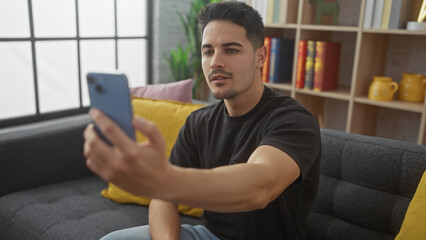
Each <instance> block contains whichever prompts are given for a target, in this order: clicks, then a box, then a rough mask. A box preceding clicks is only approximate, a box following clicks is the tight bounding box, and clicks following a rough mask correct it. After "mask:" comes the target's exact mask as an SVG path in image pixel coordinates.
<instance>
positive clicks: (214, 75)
mask: <svg viewBox="0 0 426 240" xmlns="http://www.w3.org/2000/svg"><path fill="white" fill-rule="evenodd" d="M230 78H232V73H230V72H226V71H224V70H213V71H211V72H210V74H209V80H210V81H211V82H213V81H222V80H227V79H230Z"/></svg>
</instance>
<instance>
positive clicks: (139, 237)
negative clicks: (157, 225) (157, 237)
mask: <svg viewBox="0 0 426 240" xmlns="http://www.w3.org/2000/svg"><path fill="white" fill-rule="evenodd" d="M101 240H151V234H150V232H149V225H145V226H140V227H133V228H126V229H122V230H118V231H115V232H111V233H109V234H107V235H105V236H104V237H102V238H101Z"/></svg>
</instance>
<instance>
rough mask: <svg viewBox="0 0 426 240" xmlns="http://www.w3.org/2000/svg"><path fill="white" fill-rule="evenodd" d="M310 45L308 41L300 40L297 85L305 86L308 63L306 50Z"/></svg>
mask: <svg viewBox="0 0 426 240" xmlns="http://www.w3.org/2000/svg"><path fill="white" fill-rule="evenodd" d="M307 47H308V41H306V40H300V41H299V54H298V56H297V72H296V87H297V88H304V87H305V63H306V51H307Z"/></svg>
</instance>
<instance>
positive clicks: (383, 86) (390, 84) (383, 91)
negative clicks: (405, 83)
mask: <svg viewBox="0 0 426 240" xmlns="http://www.w3.org/2000/svg"><path fill="white" fill-rule="evenodd" d="M397 90H398V83H396V82H394V81H392V78H390V77H382V76H375V77H374V78H373V82H372V83H371V84H370V88H369V90H368V98H369V99H371V100H378V101H391V100H392V99H393V95H394V94H395V92H396V91H397Z"/></svg>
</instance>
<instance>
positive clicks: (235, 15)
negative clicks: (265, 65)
mask: <svg viewBox="0 0 426 240" xmlns="http://www.w3.org/2000/svg"><path fill="white" fill-rule="evenodd" d="M214 20H225V21H231V22H233V23H235V24H237V25H240V26H242V27H244V29H245V30H246V36H247V39H248V40H249V41H250V42H251V44H252V45H253V48H254V49H257V48H259V47H261V46H263V42H264V40H265V28H264V26H263V22H262V17H261V16H260V15H259V13H258V12H257V11H256V10H255V9H253V8H252V7H251V6H249V5H247V4H245V3H244V2H236V1H228V2H218V3H210V4H208V5H207V6H206V7H205V8H204V9H203V10H201V12H200V13H199V14H198V24H199V25H200V26H201V32H204V29H205V28H206V26H207V24H208V23H209V22H211V21H214Z"/></svg>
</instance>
